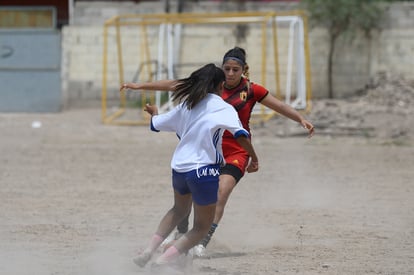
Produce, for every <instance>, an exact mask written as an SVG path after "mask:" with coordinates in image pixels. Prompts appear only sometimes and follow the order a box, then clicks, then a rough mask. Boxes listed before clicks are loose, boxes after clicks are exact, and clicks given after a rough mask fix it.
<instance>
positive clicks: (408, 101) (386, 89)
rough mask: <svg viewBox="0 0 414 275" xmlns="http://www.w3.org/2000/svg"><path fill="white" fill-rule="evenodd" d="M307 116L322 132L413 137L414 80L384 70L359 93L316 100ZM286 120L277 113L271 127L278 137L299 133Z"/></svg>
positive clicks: (339, 134)
mask: <svg viewBox="0 0 414 275" xmlns="http://www.w3.org/2000/svg"><path fill="white" fill-rule="evenodd" d="M306 117H307V118H308V119H309V120H310V121H312V123H314V125H315V128H316V131H317V134H319V135H331V136H361V137H368V138H381V139H406V138H411V139H412V138H414V81H407V80H405V79H404V78H403V77H399V76H392V75H389V74H386V73H381V74H378V75H377V76H376V77H374V78H373V79H372V81H371V83H370V84H369V85H367V88H366V89H365V90H364V91H362V92H359V93H358V95H355V96H352V97H350V98H346V99H317V100H313V101H312V108H311V112H310V113H309V114H307V115H306ZM285 121H286V119H285V118H283V117H280V116H277V117H275V119H272V121H270V122H269V123H270V124H271V125H269V127H268V128H269V129H270V128H273V127H275V128H276V129H278V130H275V131H276V132H275V134H276V135H277V136H292V135H298V134H299V132H298V129H297V127H287V126H286V122H285ZM302 134H303V132H302Z"/></svg>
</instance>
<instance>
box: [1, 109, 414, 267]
mask: <svg viewBox="0 0 414 275" xmlns="http://www.w3.org/2000/svg"><path fill="white" fill-rule="evenodd" d="M33 121H40V122H41V123H42V125H41V127H40V128H33V127H32V122H33ZM35 126H36V125H35ZM294 127H298V126H297V125H295V126H294ZM298 129H299V128H298ZM0 131H1V138H0V152H1V154H0V209H1V210H0V244H1V245H0V274H2V275H3V274H4V275H34V274H36V275H37V274H40V275H45V274H48V275H57V274H59V275H60V274H65V275H66V274H70V275H72V274H73V275H75V274H76V275H98V274H99V275H105V274H107V275H114V274H124V275H127V274H148V269H140V268H138V267H137V266H135V265H134V264H133V263H132V258H133V257H134V255H135V254H136V252H137V251H138V250H139V249H141V248H142V247H143V246H144V245H145V244H146V242H147V240H148V238H149V237H150V235H151V234H152V233H153V231H154V230H155V228H156V226H157V224H158V222H159V219H160V218H161V215H163V214H164V213H165V211H166V210H167V209H168V208H169V207H170V205H171V203H172V193H171V192H172V191H171V187H170V168H169V161H170V157H171V155H172V151H173V149H174V147H175V144H176V138H175V136H174V134H171V133H153V132H150V131H149V130H148V128H147V127H126V126H110V125H103V124H102V123H101V122H100V110H99V109H78V110H68V111H65V112H62V113H58V114H0ZM299 131H300V130H299ZM253 133H254V134H256V135H255V136H254V144H255V146H256V149H257V151H258V153H259V156H260V162H261V170H260V172H258V173H255V174H249V175H247V176H246V177H245V178H244V179H243V180H242V181H241V183H240V186H238V187H237V188H236V190H235V192H234V193H233V195H232V197H231V199H230V202H229V204H228V207H227V211H226V213H225V216H224V219H223V221H222V223H221V224H220V226H219V228H218V230H217V232H216V235H215V238H214V239H213V241H212V243H211V245H210V246H209V257H208V258H206V259H194V261H193V265H192V270H193V272H192V274H202V275H210V274H220V275H236V274H237V275H238V274H249V275H251V274H390V275H391V274H396V275H397V274H398V275H401V274H406V275H408V274H414V219H413V216H414V199H413V197H414V181H413V178H414V172H413V163H414V146H413V144H414V143H413V142H412V139H410V138H409V137H406V138H405V139H404V141H403V142H401V141H399V142H392V141H391V142H390V140H383V139H370V138H364V137H358V136H357V137H355V136H353V137H346V136H340V135H334V136H332V135H328V134H323V135H318V134H316V136H315V137H314V138H312V139H307V138H306V137H305V136H303V135H300V134H299V135H295V136H286V137H281V136H280V135H276V134H275V130H274V129H272V123H268V124H265V125H264V127H259V126H255V127H254V129H253Z"/></svg>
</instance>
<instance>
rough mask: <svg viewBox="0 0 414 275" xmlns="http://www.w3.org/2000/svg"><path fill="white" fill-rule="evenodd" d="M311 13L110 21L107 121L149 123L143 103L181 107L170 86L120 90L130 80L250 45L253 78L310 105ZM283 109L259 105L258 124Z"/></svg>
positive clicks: (167, 74) (185, 70)
mask: <svg viewBox="0 0 414 275" xmlns="http://www.w3.org/2000/svg"><path fill="white" fill-rule="evenodd" d="M306 26H307V25H306V17H305V15H304V13H303V12H301V11H294V12H284V13H276V12H243V13H240V12H238V13H214V14H213V13H212V14H209V13H203V14H198V13H180V14H146V15H142V14H130V15H128V14H126V15H120V16H116V17H113V18H111V19H109V20H108V21H106V22H105V24H104V34H103V57H102V60H103V70H102V71H103V74H102V121H103V122H104V123H106V124H118V125H119V124H122V125H146V124H148V121H149V116H148V115H146V114H145V112H144V111H143V108H144V106H145V104H146V103H150V104H156V105H157V106H158V107H159V109H160V112H166V111H168V110H169V109H171V108H172V107H173V106H174V103H173V102H172V100H171V92H165V91H136V90H125V91H122V92H119V87H120V86H121V84H122V83H124V82H147V81H154V80H159V79H178V78H183V77H187V76H188V75H189V74H190V73H191V72H192V71H194V70H196V69H198V68H199V67H201V66H202V65H204V64H207V63H215V64H216V65H218V66H221V59H222V56H223V55H224V53H225V52H226V51H227V50H228V49H231V48H233V47H234V46H236V45H237V46H240V47H243V48H244V49H246V52H247V63H248V64H249V72H250V76H249V78H250V79H251V80H252V81H254V82H257V83H259V84H261V85H263V86H264V87H266V88H267V89H268V90H269V91H270V92H271V93H272V94H273V95H274V96H276V97H277V98H279V99H281V100H284V101H285V102H286V103H287V104H290V105H291V106H292V107H294V108H296V109H298V110H301V111H308V110H309V108H310V99H311V86H310V66H309V50H308V40H307V27H306ZM274 115H276V113H275V112H274V111H272V110H270V109H267V108H266V107H264V106H263V105H261V104H257V105H256V107H255V109H254V111H253V113H252V123H256V122H266V121H267V120H269V119H270V118H271V117H272V116H274Z"/></svg>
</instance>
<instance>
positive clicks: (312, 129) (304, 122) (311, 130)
mask: <svg viewBox="0 0 414 275" xmlns="http://www.w3.org/2000/svg"><path fill="white" fill-rule="evenodd" d="M300 124H302V126H303V128H305V129H306V130H308V131H309V135H308V138H311V137H312V136H313V134H314V133H315V127H313V125H312V123H310V122H309V121H307V120H306V119H303V120H302V121H301V122H300Z"/></svg>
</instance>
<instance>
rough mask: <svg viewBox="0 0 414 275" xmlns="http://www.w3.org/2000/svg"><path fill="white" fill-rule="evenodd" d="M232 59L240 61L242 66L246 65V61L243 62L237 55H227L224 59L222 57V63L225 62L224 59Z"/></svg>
mask: <svg viewBox="0 0 414 275" xmlns="http://www.w3.org/2000/svg"><path fill="white" fill-rule="evenodd" d="M230 59H231V60H234V61H237V62H238V63H240V65H242V66H244V65H246V62H244V61H243V60H241V59H240V58H237V57H233V56H228V57H225V58H224V59H223V64H224V63H226V61H227V60H230Z"/></svg>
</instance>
